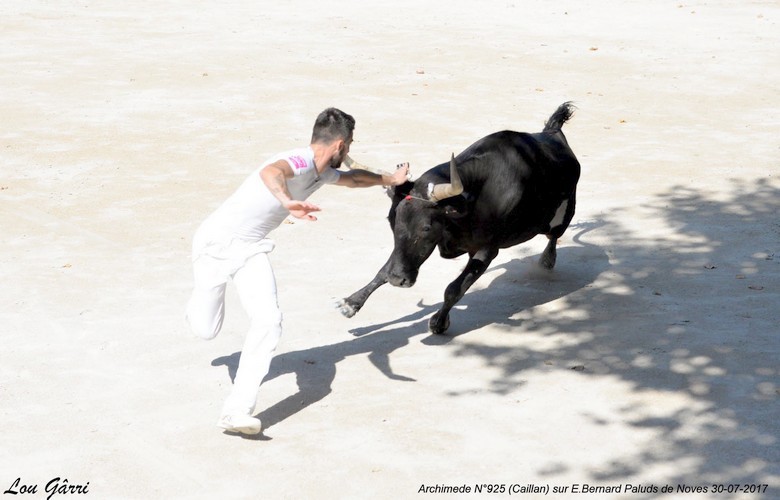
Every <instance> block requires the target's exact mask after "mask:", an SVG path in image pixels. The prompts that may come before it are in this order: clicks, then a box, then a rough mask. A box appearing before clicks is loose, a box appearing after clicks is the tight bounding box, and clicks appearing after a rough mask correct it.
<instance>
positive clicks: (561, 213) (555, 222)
mask: <svg viewBox="0 0 780 500" xmlns="http://www.w3.org/2000/svg"><path fill="white" fill-rule="evenodd" d="M568 206H569V200H563V203H561V204H560V205H559V206H558V210H556V211H555V217H553V219H552V220H551V221H550V228H551V229H552V228H554V227H558V226H560V225H561V224H563V218H564V217H566V208H567V207H568Z"/></svg>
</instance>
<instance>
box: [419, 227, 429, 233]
mask: <svg viewBox="0 0 780 500" xmlns="http://www.w3.org/2000/svg"><path fill="white" fill-rule="evenodd" d="M430 230H431V226H428V225H425V226H423V227H421V228H420V231H422V232H423V233H428V232H430Z"/></svg>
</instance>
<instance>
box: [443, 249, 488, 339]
mask: <svg viewBox="0 0 780 500" xmlns="http://www.w3.org/2000/svg"><path fill="white" fill-rule="evenodd" d="M496 255H498V249H497V248H485V249H482V250H479V251H478V252H476V253H475V254H474V255H472V256H471V259H469V262H468V264H466V268H465V269H464V270H463V272H462V273H460V276H458V277H457V278H456V279H455V281H453V282H452V283H450V284H449V285H448V286H447V289H446V290H445V291H444V305H442V307H441V309H440V310H439V311H438V312H436V314H434V315H433V316H432V317H431V320H430V322H429V323H428V328H429V329H430V331H431V333H436V334H440V333H444V332H445V331H447V329H448V328H449V327H450V310H451V309H452V306H454V305H455V304H457V302H458V301H459V300H460V299H462V298H463V295H465V294H466V291H467V290H468V289H469V288H470V287H471V285H473V284H474V282H475V281H477V280H478V279H479V277H480V276H482V275H483V274H484V273H485V270H486V269H487V268H488V266H489V265H490V263H491V262H493V259H495V258H496Z"/></svg>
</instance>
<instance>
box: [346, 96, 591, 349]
mask: <svg viewBox="0 0 780 500" xmlns="http://www.w3.org/2000/svg"><path fill="white" fill-rule="evenodd" d="M573 112H574V106H572V104H571V103H568V102H566V103H563V104H561V105H560V106H559V107H558V109H557V110H556V111H555V112H554V113H553V114H552V115H551V116H550V117H549V119H548V120H547V122H546V123H545V125H544V129H543V130H542V132H539V133H525V132H515V131H510V130H505V131H502V132H496V133H493V134H490V135H488V136H486V137H484V138H482V139H480V140H478V141H477V142H475V143H474V144H472V145H471V146H469V147H468V148H466V149H465V150H464V151H463V152H462V153H460V154H459V155H457V156H455V155H454V154H453V156H452V158H451V160H450V161H449V162H448V163H442V164H440V165H437V166H435V167H433V168H431V169H430V170H428V171H427V172H425V173H424V174H423V175H421V176H420V177H419V178H418V179H417V180H415V181H414V182H406V183H405V184H403V185H401V186H397V187H395V188H390V189H389V190H388V194H389V195H390V197H391V199H392V205H391V207H390V214H389V217H388V219H389V221H390V227H391V228H392V231H393V238H394V247H393V251H392V253H391V254H390V257H389V258H388V260H387V262H386V263H385V264H384V266H382V268H381V269H380V270H379V272H378V273H377V274H376V276H375V277H374V279H373V280H371V282H370V283H368V284H367V285H366V286H365V287H363V288H361V289H360V290H358V291H357V292H355V293H353V294H352V295H350V296H349V297H347V298H345V299H343V300H341V301H339V303H338V307H339V309H340V311H341V313H342V314H343V315H344V316H347V317H352V316H354V315H355V314H356V313H357V312H358V311H359V310H360V308H361V307H363V305H364V304H365V302H366V300H368V297H369V296H370V295H371V294H372V293H373V292H374V291H375V290H376V289H377V288H379V287H380V286H382V285H383V284H385V283H390V284H391V285H393V286H397V287H411V286H412V285H414V283H415V281H416V279H417V275H418V273H419V270H420V266H421V265H422V264H423V263H424V262H425V261H426V260H427V259H428V257H430V255H431V254H432V253H433V250H434V249H435V248H436V247H437V246H438V248H439V254H440V255H441V256H442V257H443V258H445V259H453V258H455V257H458V256H460V255H463V254H468V255H469V261H468V263H467V264H466V266H465V268H464V269H463V271H462V272H461V274H460V275H459V276H458V277H457V278H456V279H455V281H453V282H452V283H450V284H449V285H448V286H447V288H446V290H445V292H444V303H443V304H442V306H441V309H440V310H439V311H438V312H436V313H435V314H434V315H433V316H432V317H431V319H430V322H429V329H430V331H431V332H432V333H435V334H441V333H444V332H445V331H446V330H447V329H448V328H449V326H450V319H449V313H450V310H451V309H452V307H453V306H454V305H455V304H456V303H457V302H458V301H459V300H460V299H461V298H462V297H463V295H464V294H465V293H466V291H467V290H468V289H469V287H471V285H473V284H474V282H475V281H477V279H479V277H480V276H482V274H483V273H484V272H485V270H486V269H487V268H488V266H489V265H490V263H491V262H492V261H493V259H494V258H495V257H496V256H497V255H498V251H499V250H500V249H502V248H509V247H512V246H514V245H518V244H520V243H523V242H525V241H528V240H530V239H531V238H533V237H535V236H537V235H540V234H543V235H545V236H547V238H548V239H549V241H548V243H547V246H546V248H545V249H544V251H543V253H542V255H541V257H540V259H539V263H540V265H541V266H542V267H544V268H546V269H552V268H553V267H554V266H555V261H556V245H557V241H558V239H559V238H560V237H561V235H563V233H564V231H565V230H566V228H567V227H568V226H569V223H570V222H571V220H572V217H573V216H574V208H575V202H576V190H577V181H578V180H579V177H580V164H579V162H578V161H577V158H576V157H575V156H574V153H573V152H572V150H571V148H570V147H569V144H568V142H567V141H566V137H565V136H564V134H563V132H562V130H561V128H562V126H563V124H564V123H566V121H568V120H569V118H571V116H572V114H573Z"/></svg>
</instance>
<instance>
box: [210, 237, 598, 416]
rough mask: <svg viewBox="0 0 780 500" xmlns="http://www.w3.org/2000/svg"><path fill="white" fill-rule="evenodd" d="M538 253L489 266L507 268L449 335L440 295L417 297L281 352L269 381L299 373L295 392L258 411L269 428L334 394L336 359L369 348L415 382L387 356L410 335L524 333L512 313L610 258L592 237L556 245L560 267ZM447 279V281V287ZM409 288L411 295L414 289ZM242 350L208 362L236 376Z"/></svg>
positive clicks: (578, 284) (578, 281)
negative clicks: (413, 304) (490, 330)
mask: <svg viewBox="0 0 780 500" xmlns="http://www.w3.org/2000/svg"><path fill="white" fill-rule="evenodd" d="M586 231H587V229H586ZM575 241H576V238H575ZM538 258H539V257H538V256H537V255H534V256H530V257H523V258H517V259H513V260H511V261H508V262H506V263H503V264H500V265H498V266H495V267H491V268H490V269H489V271H488V272H489V273H495V272H502V274H501V275H500V276H497V277H496V278H495V279H494V280H493V281H492V282H491V283H490V285H489V286H487V287H485V288H482V289H476V290H474V291H472V292H469V293H467V294H466V295H465V296H464V298H463V299H462V300H461V302H459V304H458V306H456V308H455V309H453V311H452V313H451V314H452V316H451V317H452V326H451V327H450V330H448V332H447V334H445V335H431V334H429V333H428V318H429V317H430V315H432V314H433V313H434V312H436V311H437V310H439V308H440V307H441V305H442V303H439V304H433V305H423V304H422V303H418V305H417V306H418V310H417V311H415V312H413V313H411V314H408V315H406V316H404V317H401V318H394V319H392V320H390V321H388V322H385V323H381V324H374V325H370V326H364V327H357V328H354V329H351V330H349V332H350V333H351V334H352V335H353V337H352V338H350V339H348V340H345V341H343V342H339V343H336V344H331V345H326V346H320V347H314V348H310V349H305V350H301V351H292V352H287V353H283V354H280V355H278V356H276V357H275V358H274V359H273V361H272V362H271V368H270V370H269V373H268V376H267V377H266V379H265V383H267V382H268V381H270V380H273V379H275V378H277V377H280V376H282V375H286V374H295V377H296V383H297V386H298V392H297V393H296V394H293V395H291V396H289V397H287V398H285V399H284V400H282V401H279V402H278V403H276V404H274V405H273V406H271V407H269V408H267V409H266V410H264V411H263V412H262V413H260V414H259V415H258V416H259V418H260V419H261V420H262V421H263V424H264V427H265V428H266V429H267V428H269V427H271V426H273V425H275V424H277V423H279V422H281V421H283V420H285V419H287V418H289V417H291V416H293V415H295V414H296V413H298V412H299V411H301V410H303V409H304V408H306V407H308V406H310V405H312V404H314V403H316V402H318V401H321V400H322V399H324V398H325V397H326V396H327V395H328V394H330V393H331V391H332V384H333V381H334V380H335V378H336V366H337V365H338V363H339V362H341V361H343V360H344V359H346V358H347V357H349V356H355V355H363V354H368V358H369V360H370V361H371V363H372V364H373V365H374V366H375V367H376V368H377V369H378V370H379V371H380V372H381V373H383V374H384V375H385V376H386V377H387V378H388V379H390V380H395V381H400V382H414V381H415V379H413V378H410V377H407V376H404V375H403V374H397V373H395V372H394V371H393V369H392V367H391V363H390V355H391V354H392V353H393V352H395V351H397V350H398V349H400V348H402V347H404V346H406V345H407V344H409V341H410V339H412V338H413V337H416V336H420V335H427V337H426V338H425V339H424V340H423V343H426V344H429V345H439V344H445V343H447V342H450V341H451V340H452V339H453V338H454V337H456V336H459V335H463V334H466V333H468V332H471V331H473V330H477V329H479V328H482V327H483V326H486V325H489V324H495V323H498V324H502V325H504V326H506V327H508V329H509V330H510V332H511V330H512V329H514V328H516V329H517V333H520V334H521V333H522V320H520V319H514V318H513V316H515V315H516V314H517V313H518V312H520V311H522V310H524V309H527V308H533V307H536V306H538V305H541V304H545V303H547V302H550V301H553V300H556V299H558V298H561V297H563V296H565V295H567V294H570V293H572V292H574V291H576V290H579V289H581V288H583V287H585V286H587V285H588V284H589V283H591V282H593V281H594V280H595V278H596V277H597V276H598V275H599V274H600V273H601V272H602V271H603V270H604V269H606V268H607V267H608V265H609V264H608V260H607V257H606V254H605V253H604V251H603V250H601V249H599V248H598V247H595V246H593V245H587V244H585V245H580V246H570V247H563V248H560V249H558V266H557V267H556V271H552V272H550V271H545V270H542V269H541V268H539V267H538V265H537V261H538ZM446 284H447V283H446V282H443V283H442V291H443V289H444V287H445V286H446ZM409 295H410V299H411V298H412V297H413V294H412V293H410V294H409ZM471 309H475V310H478V311H479V314H476V312H475V313H474V314H470V313H469V310H471ZM334 313H335V311H334ZM336 314H337V313H336ZM358 318H359V316H358ZM398 325H402V326H398ZM511 333H514V332H511ZM240 355H241V353H240V352H235V353H233V354H231V355H229V356H223V357H220V358H217V359H214V360H213V361H212V363H211V364H212V366H226V367H227V369H228V375H229V376H230V379H231V381H232V380H233V379H234V378H235V375H236V369H237V367H238V360H239V357H240Z"/></svg>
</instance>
